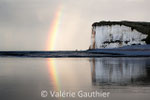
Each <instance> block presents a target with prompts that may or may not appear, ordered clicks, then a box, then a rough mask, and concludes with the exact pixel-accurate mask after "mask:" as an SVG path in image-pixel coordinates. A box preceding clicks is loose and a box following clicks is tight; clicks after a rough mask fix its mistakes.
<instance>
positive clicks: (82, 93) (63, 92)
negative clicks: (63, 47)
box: [0, 57, 150, 100]
mask: <svg viewBox="0 0 150 100" xmlns="http://www.w3.org/2000/svg"><path fill="white" fill-rule="evenodd" d="M72 99H73V100H79V99H83V100H91V99H92V100H103V99H104V100H149V99H150V58H148V57H147V58H146V57H145V58H144V57H143V58H141V57H140V58H137V57H136V58H131V57H130V58H127V57H122V58H121V57H118V58H111V57H104V58H28V57H27V58H25V57H23V58H22V57H1V58H0V100H72Z"/></svg>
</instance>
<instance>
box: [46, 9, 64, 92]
mask: <svg viewBox="0 0 150 100" xmlns="http://www.w3.org/2000/svg"><path fill="white" fill-rule="evenodd" d="M61 16H62V6H59V7H58V8H57V10H56V13H55V15H54V19H53V21H52V24H51V25H50V29H49V32H48V41H47V49H46V50H48V51H51V50H55V45H56V42H57V41H56V37H57V35H58V30H59V25H60V22H61ZM47 62H48V72H49V77H50V81H51V82H52V85H53V87H54V90H56V91H59V90H60V85H59V80H58V73H57V66H56V63H55V61H54V59H51V58H48V60H47Z"/></svg>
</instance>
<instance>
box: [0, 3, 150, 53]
mask: <svg viewBox="0 0 150 100" xmlns="http://www.w3.org/2000/svg"><path fill="white" fill-rule="evenodd" d="M149 4H150V0H0V51H15V50H19V51H25V50H38V51H39V50H43V51H45V50H85V49H88V48H89V46H90V41H91V38H90V37H91V28H92V26H91V25H92V23H94V22H99V21H102V20H106V21H120V20H129V21H148V22H150V13H149V10H150V6H149ZM58 13H59V17H57V14H58ZM56 17H57V18H56ZM55 22H56V23H57V25H56V27H54V26H55V25H54V24H55ZM56 31H57V32H56ZM54 34H55V36H54ZM51 45H53V46H51ZM48 47H51V48H48Z"/></svg>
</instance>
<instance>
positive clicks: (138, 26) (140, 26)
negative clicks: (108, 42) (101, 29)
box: [92, 21, 150, 43]
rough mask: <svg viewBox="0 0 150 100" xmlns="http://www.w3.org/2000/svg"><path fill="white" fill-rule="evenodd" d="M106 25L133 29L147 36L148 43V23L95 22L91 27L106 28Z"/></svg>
mask: <svg viewBox="0 0 150 100" xmlns="http://www.w3.org/2000/svg"><path fill="white" fill-rule="evenodd" d="M106 25H109V26H111V25H125V26H128V27H131V29H132V30H133V29H135V30H137V31H139V32H141V33H143V34H148V37H147V38H146V42H147V43H150V22H134V21H100V22H95V23H93V24H92V26H106Z"/></svg>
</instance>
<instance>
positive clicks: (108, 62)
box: [90, 58, 150, 85]
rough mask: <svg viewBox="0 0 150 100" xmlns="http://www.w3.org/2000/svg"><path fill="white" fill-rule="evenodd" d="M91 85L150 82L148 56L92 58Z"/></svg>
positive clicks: (149, 60) (141, 83) (149, 59)
mask: <svg viewBox="0 0 150 100" xmlns="http://www.w3.org/2000/svg"><path fill="white" fill-rule="evenodd" d="M90 62H91V68H92V83H93V85H106V84H108V85H143V84H149V83H150V79H149V78H150V70H149V69H150V63H149V62H150V58H146V59H145V58H143V59H142V58H93V59H91V60H90Z"/></svg>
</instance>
